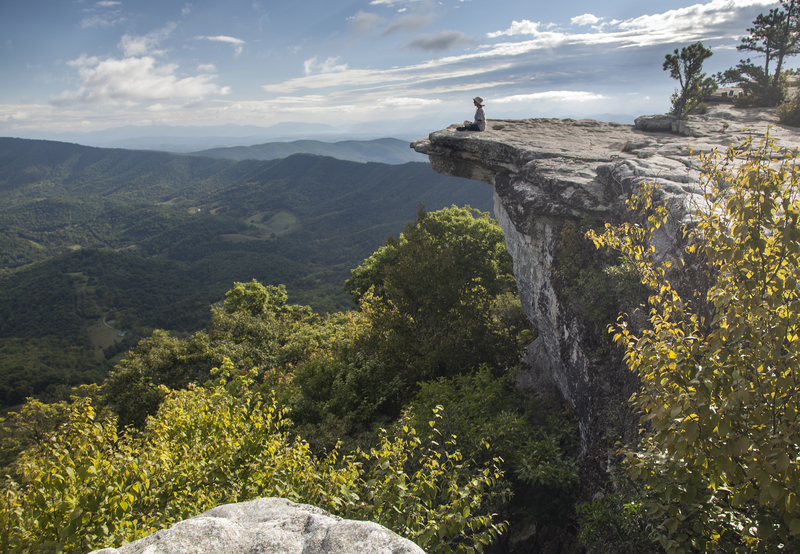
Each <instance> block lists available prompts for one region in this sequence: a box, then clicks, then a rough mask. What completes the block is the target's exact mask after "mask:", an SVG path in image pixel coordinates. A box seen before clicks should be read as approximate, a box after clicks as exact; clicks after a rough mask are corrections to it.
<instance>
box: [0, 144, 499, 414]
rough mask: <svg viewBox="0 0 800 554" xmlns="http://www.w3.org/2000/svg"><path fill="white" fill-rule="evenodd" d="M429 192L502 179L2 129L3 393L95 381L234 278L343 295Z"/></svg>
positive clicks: (479, 189)
mask: <svg viewBox="0 0 800 554" xmlns="http://www.w3.org/2000/svg"><path fill="white" fill-rule="evenodd" d="M420 203H421V204H423V205H425V206H426V207H427V208H428V209H438V208H442V207H445V206H449V205H451V204H458V205H465V204H470V205H472V206H474V207H477V208H479V209H482V210H484V211H488V210H491V204H492V199H491V188H490V187H487V186H486V185H481V184H479V183H474V182H471V181H467V180H463V179H453V178H448V177H444V176H441V175H438V174H436V173H434V172H433V171H432V170H431V169H430V166H429V165H428V164H425V163H408V164H403V165H396V166H392V165H386V164H378V163H367V164H361V163H355V162H345V161H341V160H336V159H333V158H328V157H319V156H312V155H294V156H291V157H289V158H286V159H276V160H270V161H261V162H257V161H253V160H249V161H241V162H235V161H231V160H220V159H211V158H204V157H192V156H175V155H170V154H165V153H160V152H141V151H127V150H119V149H101V148H89V147H83V146H79V145H74V144H65V143H57V142H48V141H30V140H20V139H0V404H3V405H9V404H13V403H15V402H19V401H20V400H21V399H23V398H24V397H25V396H26V395H30V394H41V393H43V392H44V391H46V390H47V389H48V387H49V388H50V391H51V393H52V394H55V393H56V392H57V390H56V389H57V387H56V389H54V385H57V384H76V383H79V382H88V381H93V380H95V379H96V378H97V375H100V374H102V373H103V371H105V370H107V369H108V367H109V366H108V364H107V363H106V359H111V358H113V357H114V356H118V355H119V354H120V353H121V352H122V351H124V350H125V349H126V348H127V347H130V346H131V345H132V344H134V343H135V340H137V339H139V338H141V337H144V336H147V335H149V333H150V332H151V331H152V329H154V328H163V329H170V330H173V331H178V332H193V331H196V330H198V329H200V328H202V327H204V326H205V325H207V324H208V323H209V321H210V319H209V317H210V312H209V306H210V305H211V304H212V303H214V302H217V301H219V300H221V298H222V297H223V295H224V293H225V291H226V290H229V289H230V287H231V285H232V283H233V282H234V281H243V282H246V281H249V280H251V279H257V280H259V281H260V282H263V283H267V284H273V285H277V284H283V285H285V286H286V287H287V291H288V294H289V298H290V300H291V301H292V302H298V303H303V304H308V305H310V306H311V307H312V308H313V309H314V310H317V311H321V312H328V311H336V310H340V309H343V308H345V307H347V306H349V304H350V300H349V298H348V296H347V295H346V294H345V293H344V291H343V290H342V288H341V287H342V283H343V282H344V280H345V279H347V278H348V277H349V275H350V269H352V268H354V267H356V266H358V264H359V263H361V261H363V260H364V258H366V257H367V256H369V255H370V254H371V253H372V252H374V251H375V250H376V249H377V248H378V247H379V246H380V245H381V244H382V243H383V241H384V240H385V238H386V237H387V236H388V235H390V234H397V233H398V232H399V231H400V229H402V226H403V225H404V224H405V223H406V222H408V221H409V220H410V219H411V218H413V215H414V212H415V210H416V209H417V206H418V204H420ZM104 318H105V319H106V320H105V322H104ZM112 319H113V320H114V323H108V322H109V320H112ZM123 332H124V333H125V335H124V336H121V335H120V333H123ZM67 347H68V348H67ZM65 348H67V349H68V350H69V352H70V354H69V356H67V355H66V354H64V356H62V355H61V354H60V353H63V352H65ZM65 359H67V360H71V361H69V362H65V361H64V360H65ZM56 360H58V363H57V364H56V363H55V361H56ZM65 364H66V365H67V366H69V368H65ZM34 374H36V375H38V377H37V378H36V379H35V380H34V379H31V378H30V377H29V376H31V375H34ZM10 376H13V378H12V377H10ZM32 381H35V384H32Z"/></svg>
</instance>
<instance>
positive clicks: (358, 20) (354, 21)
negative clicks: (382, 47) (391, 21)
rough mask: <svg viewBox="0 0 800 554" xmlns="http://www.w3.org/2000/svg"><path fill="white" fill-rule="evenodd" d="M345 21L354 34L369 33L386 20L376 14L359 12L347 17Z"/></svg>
mask: <svg viewBox="0 0 800 554" xmlns="http://www.w3.org/2000/svg"><path fill="white" fill-rule="evenodd" d="M347 21H349V22H350V26H351V27H352V28H353V29H354V30H355V31H356V32H359V33H369V32H370V31H372V30H373V29H374V28H375V27H377V26H378V25H380V24H381V23H383V22H384V21H386V20H385V19H384V18H382V17H381V16H379V15H377V14H374V13H370V12H365V11H363V10H359V11H358V12H357V13H356V14H355V15H351V16H350V17H348V18H347Z"/></svg>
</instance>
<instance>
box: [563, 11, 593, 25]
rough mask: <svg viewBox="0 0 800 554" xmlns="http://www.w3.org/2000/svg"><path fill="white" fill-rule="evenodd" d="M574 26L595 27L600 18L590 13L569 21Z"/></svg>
mask: <svg viewBox="0 0 800 554" xmlns="http://www.w3.org/2000/svg"><path fill="white" fill-rule="evenodd" d="M569 21H570V23H572V24H573V25H594V24H595V23H597V22H598V21H600V18H599V17H597V16H595V15H592V14H590V13H585V14H583V15H579V16H577V17H573V18H572V19H570V20H569Z"/></svg>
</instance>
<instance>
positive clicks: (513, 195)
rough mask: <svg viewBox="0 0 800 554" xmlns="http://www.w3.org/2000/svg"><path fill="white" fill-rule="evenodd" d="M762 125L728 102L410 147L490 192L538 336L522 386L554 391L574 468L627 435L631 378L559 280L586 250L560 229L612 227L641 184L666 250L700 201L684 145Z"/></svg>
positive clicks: (514, 126)
mask: <svg viewBox="0 0 800 554" xmlns="http://www.w3.org/2000/svg"><path fill="white" fill-rule="evenodd" d="M773 120H774V110H772V111H770V110H763V109H762V110H741V109H736V108H733V107H730V106H726V107H715V108H712V109H711V110H710V112H709V113H708V114H706V115H703V116H694V117H692V118H691V119H690V120H689V121H685V122H677V121H675V120H674V118H671V117H669V116H648V117H642V118H639V119H637V121H636V125H635V126H630V125H622V124H617V123H601V122H598V121H593V120H580V121H575V120H557V119H528V120H490V121H489V125H488V126H487V130H486V131H485V132H481V133H476V132H459V131H457V130H456V128H455V127H456V126H455V125H453V126H451V127H449V128H448V129H444V130H441V131H436V132H434V133H431V134H430V135H429V136H428V137H427V138H425V139H421V140H418V141H415V142H414V143H412V144H411V147H412V148H414V149H415V150H416V151H417V152H420V153H423V154H427V155H428V156H429V158H430V160H431V164H432V165H433V168H434V169H435V170H436V171H438V172H440V173H443V174H446V175H453V176H457V177H465V178H468V179H474V180H478V181H483V182H485V183H488V184H490V185H492V186H493V187H494V201H495V216H496V217H497V219H498V220H499V221H500V224H501V226H502V228H503V230H504V233H505V238H506V246H507V248H508V251H509V252H510V253H511V256H512V257H513V259H514V272H515V274H516V277H517V281H518V286H519V293H520V298H521V300H522V306H523V308H524V310H525V312H526V314H527V316H528V318H529V319H530V320H531V321H532V322H533V324H534V325H535V326H536V327H537V329H538V330H539V338H538V339H537V340H536V342H534V344H532V345H531V347H530V348H529V355H528V360H529V362H530V364H531V366H532V370H531V371H530V372H529V374H528V375H527V376H525V378H524V379H523V381H527V382H528V383H533V384H535V386H537V387H543V386H544V387H546V386H547V384H548V383H552V384H554V385H555V388H557V390H558V391H559V393H560V395H561V397H562V399H563V400H564V401H566V402H567V403H568V404H569V405H570V406H571V407H572V409H573V410H574V413H575V414H576V416H577V418H578V420H579V423H580V430H581V437H582V440H583V446H584V453H585V458H588V459H589V461H588V463H587V461H586V459H585V461H584V464H583V466H584V471H587V470H591V471H600V472H601V473H602V470H601V469H600V468H601V467H603V466H605V464H604V463H603V462H605V457H606V456H607V455H608V452H610V451H611V447H612V446H613V444H614V441H616V440H619V439H625V438H631V437H630V435H631V433H632V432H634V431H635V422H634V421H633V420H632V416H630V415H629V414H628V413H627V412H628V411H627V410H626V409H625V404H626V400H627V398H628V397H629V396H630V394H631V393H632V392H633V391H634V390H635V389H636V386H637V383H636V380H635V379H634V378H633V376H632V375H631V373H630V372H629V371H628V370H627V369H626V368H625V367H624V364H623V363H622V359H621V352H619V350H618V349H616V348H615V347H614V346H613V345H612V344H611V342H610V340H609V338H608V335H607V333H606V331H605V328H606V325H607V324H608V323H610V322H611V321H607V320H606V321H602V320H601V319H602V318H600V319H598V317H596V313H593V312H591V311H587V306H586V304H587V303H589V304H591V303H592V301H593V299H591V298H589V299H588V300H587V298H586V295H587V294H593V293H592V292H591V291H590V290H589V291H587V290H586V289H585V287H586V282H585V281H586V279H583V280H581V278H579V279H577V280H573V282H572V283H569V284H568V285H569V286H565V284H564V278H563V275H564V273H565V271H563V270H562V268H563V266H565V265H570V264H572V265H575V264H578V265H579V266H580V264H590V263H592V256H591V254H588V253H587V252H589V250H587V249H586V248H587V247H586V246H585V245H583V246H579V247H576V246H575V244H574V242H575V241H574V240H573V243H570V241H569V240H566V239H565V234H568V233H567V232H568V231H570V232H571V233H572V235H571V236H572V239H574V238H575V237H579V238H580V240H583V238H582V237H583V233H584V231H585V228H586V226H587V225H592V224H602V223H604V222H610V223H616V222H620V221H621V220H622V219H623V218H624V217H626V207H625V201H626V200H627V199H628V198H629V197H630V195H631V193H632V192H633V191H635V190H636V189H637V188H638V186H639V185H640V184H642V183H644V182H648V181H649V182H653V183H656V184H658V185H659V192H658V193H657V194H658V199H660V200H661V201H663V202H665V203H667V205H668V206H669V207H670V211H671V214H672V219H673V221H672V224H671V225H668V226H667V228H666V229H665V230H664V232H663V233H661V235H660V236H659V237H656V240H655V241H654V242H655V246H656V250H657V254H659V255H667V254H668V253H669V252H670V250H671V249H675V248H676V247H677V245H678V241H679V238H680V234H679V233H676V231H677V229H678V228H679V226H678V223H679V222H680V221H681V220H685V219H686V218H687V217H690V208H691V206H692V204H693V202H695V201H696V200H698V198H699V197H698V195H699V194H701V190H700V188H699V185H700V171H699V169H700V162H699V160H698V159H697V158H696V157H691V155H690V147H691V148H692V149H693V150H694V152H695V154H697V153H698V152H709V151H711V150H713V149H718V150H720V151H725V150H726V149H727V148H728V147H729V146H732V145H738V144H740V143H741V142H743V141H744V140H745V139H746V138H747V137H748V136H752V137H753V138H754V140H758V139H760V138H761V137H763V136H764V134H765V133H766V132H767V130H768V126H769V125H770V124H773ZM770 134H771V136H772V137H773V138H775V139H777V141H778V142H779V144H782V145H784V146H789V147H796V146H800V133H798V131H797V130H793V129H791V128H785V127H781V126H778V125H775V126H774V128H773V129H772V131H771V133H770ZM570 248H572V249H573V250H574V252H573V251H570ZM590 248H591V249H593V247H590ZM581 253H583V258H581ZM581 287H584V290H583V291H581ZM611 319H612V320H613V317H612V318H611ZM626 435H627V437H626ZM592 460H593V461H592ZM592 467H594V469H593V470H592V469H591V468H592ZM597 477H601V476H600V475H598V476H597Z"/></svg>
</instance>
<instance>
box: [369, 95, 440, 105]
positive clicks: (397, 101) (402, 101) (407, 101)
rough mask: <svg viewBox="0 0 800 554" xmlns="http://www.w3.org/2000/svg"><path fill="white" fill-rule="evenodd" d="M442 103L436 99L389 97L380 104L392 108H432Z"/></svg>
mask: <svg viewBox="0 0 800 554" xmlns="http://www.w3.org/2000/svg"><path fill="white" fill-rule="evenodd" d="M441 103H442V101H441V100H439V99H438V98H435V99H432V100H429V99H426V98H409V97H394V96H390V97H389V98H386V99H384V100H381V104H382V105H384V106H389V107H393V108H419V107H423V106H432V105H436V104H441Z"/></svg>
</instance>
